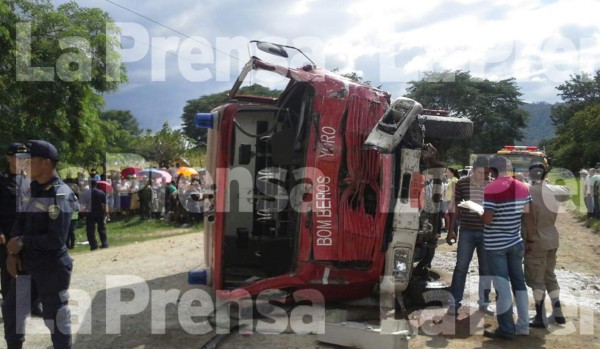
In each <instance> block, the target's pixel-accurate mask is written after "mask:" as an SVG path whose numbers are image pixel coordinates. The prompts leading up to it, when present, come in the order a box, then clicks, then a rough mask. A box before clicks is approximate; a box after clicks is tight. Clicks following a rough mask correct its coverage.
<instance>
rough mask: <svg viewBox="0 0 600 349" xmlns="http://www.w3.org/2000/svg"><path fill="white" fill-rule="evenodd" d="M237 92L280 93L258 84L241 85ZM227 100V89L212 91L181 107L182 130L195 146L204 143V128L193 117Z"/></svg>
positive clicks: (275, 94)
mask: <svg viewBox="0 0 600 349" xmlns="http://www.w3.org/2000/svg"><path fill="white" fill-rule="evenodd" d="M238 93H239V94H242V95H243V94H245V95H252V96H265V97H274V98H275V97H277V96H279V94H280V93H281V91H279V90H271V89H269V88H268V87H264V86H261V85H258V84H254V85H252V86H246V87H242V88H241V89H240V90H239V92H238ZM228 100H229V91H223V92H219V93H214V94H211V95H206V96H202V97H200V98H197V99H191V100H189V101H187V102H186V105H185V107H183V114H182V115H181V119H182V120H183V132H184V133H185V135H186V136H188V137H189V138H190V139H192V140H193V142H194V144H195V145H197V146H202V145H204V144H206V129H202V128H198V127H196V124H195V117H196V114H198V113H202V112H204V113H207V112H210V111H211V110H213V109H214V108H216V107H218V106H220V105H222V104H225V103H227V101H228Z"/></svg>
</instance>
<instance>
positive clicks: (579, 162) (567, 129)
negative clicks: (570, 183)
mask: <svg viewBox="0 0 600 349" xmlns="http://www.w3.org/2000/svg"><path fill="white" fill-rule="evenodd" d="M557 90H559V91H560V93H559V96H560V97H561V99H562V100H563V102H562V103H560V104H556V105H555V106H554V107H553V108H552V112H551V114H550V117H551V118H552V121H553V122H554V124H555V125H556V137H554V138H552V139H551V140H549V141H548V144H547V148H548V150H549V153H550V155H551V156H552V158H553V159H554V166H556V167H562V168H568V169H570V170H571V171H573V172H577V171H578V170H579V169H580V168H581V167H587V166H593V165H595V164H596V163H597V162H599V161H600V153H599V152H598V150H599V149H598V147H597V146H596V145H597V144H600V143H599V142H598V139H600V135H599V133H600V124H599V123H598V121H597V120H600V109H599V107H598V106H600V70H597V71H596V72H595V74H594V75H593V76H592V75H590V74H587V73H582V74H577V75H574V76H571V78H570V79H569V80H567V81H565V83H563V84H561V85H559V86H558V87H557Z"/></svg>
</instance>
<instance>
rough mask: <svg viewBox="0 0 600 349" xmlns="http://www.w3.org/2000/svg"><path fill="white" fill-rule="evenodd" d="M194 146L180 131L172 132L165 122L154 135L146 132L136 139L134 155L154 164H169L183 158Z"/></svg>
mask: <svg viewBox="0 0 600 349" xmlns="http://www.w3.org/2000/svg"><path fill="white" fill-rule="evenodd" d="M193 146H194V143H193V142H192V140H191V139H190V138H189V137H187V136H186V135H185V133H184V132H183V131H182V130H173V129H171V128H170V127H169V123H168V122H165V123H164V124H163V127H162V129H161V130H160V131H158V132H157V133H156V134H150V133H149V132H147V133H146V134H145V135H142V136H141V137H140V138H139V139H138V144H137V149H136V154H139V155H141V156H143V157H144V158H145V159H146V160H147V161H150V162H154V163H156V164H170V163H172V161H173V160H175V159H180V158H182V157H184V156H185V154H186V152H187V151H188V150H189V149H191V148H192V147H193Z"/></svg>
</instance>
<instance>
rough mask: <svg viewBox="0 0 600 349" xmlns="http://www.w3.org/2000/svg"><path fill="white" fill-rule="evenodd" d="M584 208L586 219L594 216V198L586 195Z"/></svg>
mask: <svg viewBox="0 0 600 349" xmlns="http://www.w3.org/2000/svg"><path fill="white" fill-rule="evenodd" d="M584 200H585V207H586V208H587V213H588V217H590V218H591V217H592V216H593V215H594V197H593V196H591V195H586V196H585V198H584Z"/></svg>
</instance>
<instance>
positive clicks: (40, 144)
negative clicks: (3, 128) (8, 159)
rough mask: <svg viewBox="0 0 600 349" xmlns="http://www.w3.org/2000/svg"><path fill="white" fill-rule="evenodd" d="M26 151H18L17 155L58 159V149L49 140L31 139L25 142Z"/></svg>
mask: <svg viewBox="0 0 600 349" xmlns="http://www.w3.org/2000/svg"><path fill="white" fill-rule="evenodd" d="M25 146H26V148H27V149H26V151H18V152H17V154H16V155H17V157H32V158H34V157H38V158H43V159H50V160H55V161H58V160H59V158H58V150H56V147H55V146H54V145H52V144H51V143H49V142H46V141H41V140H31V141H28V142H27V143H25Z"/></svg>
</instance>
